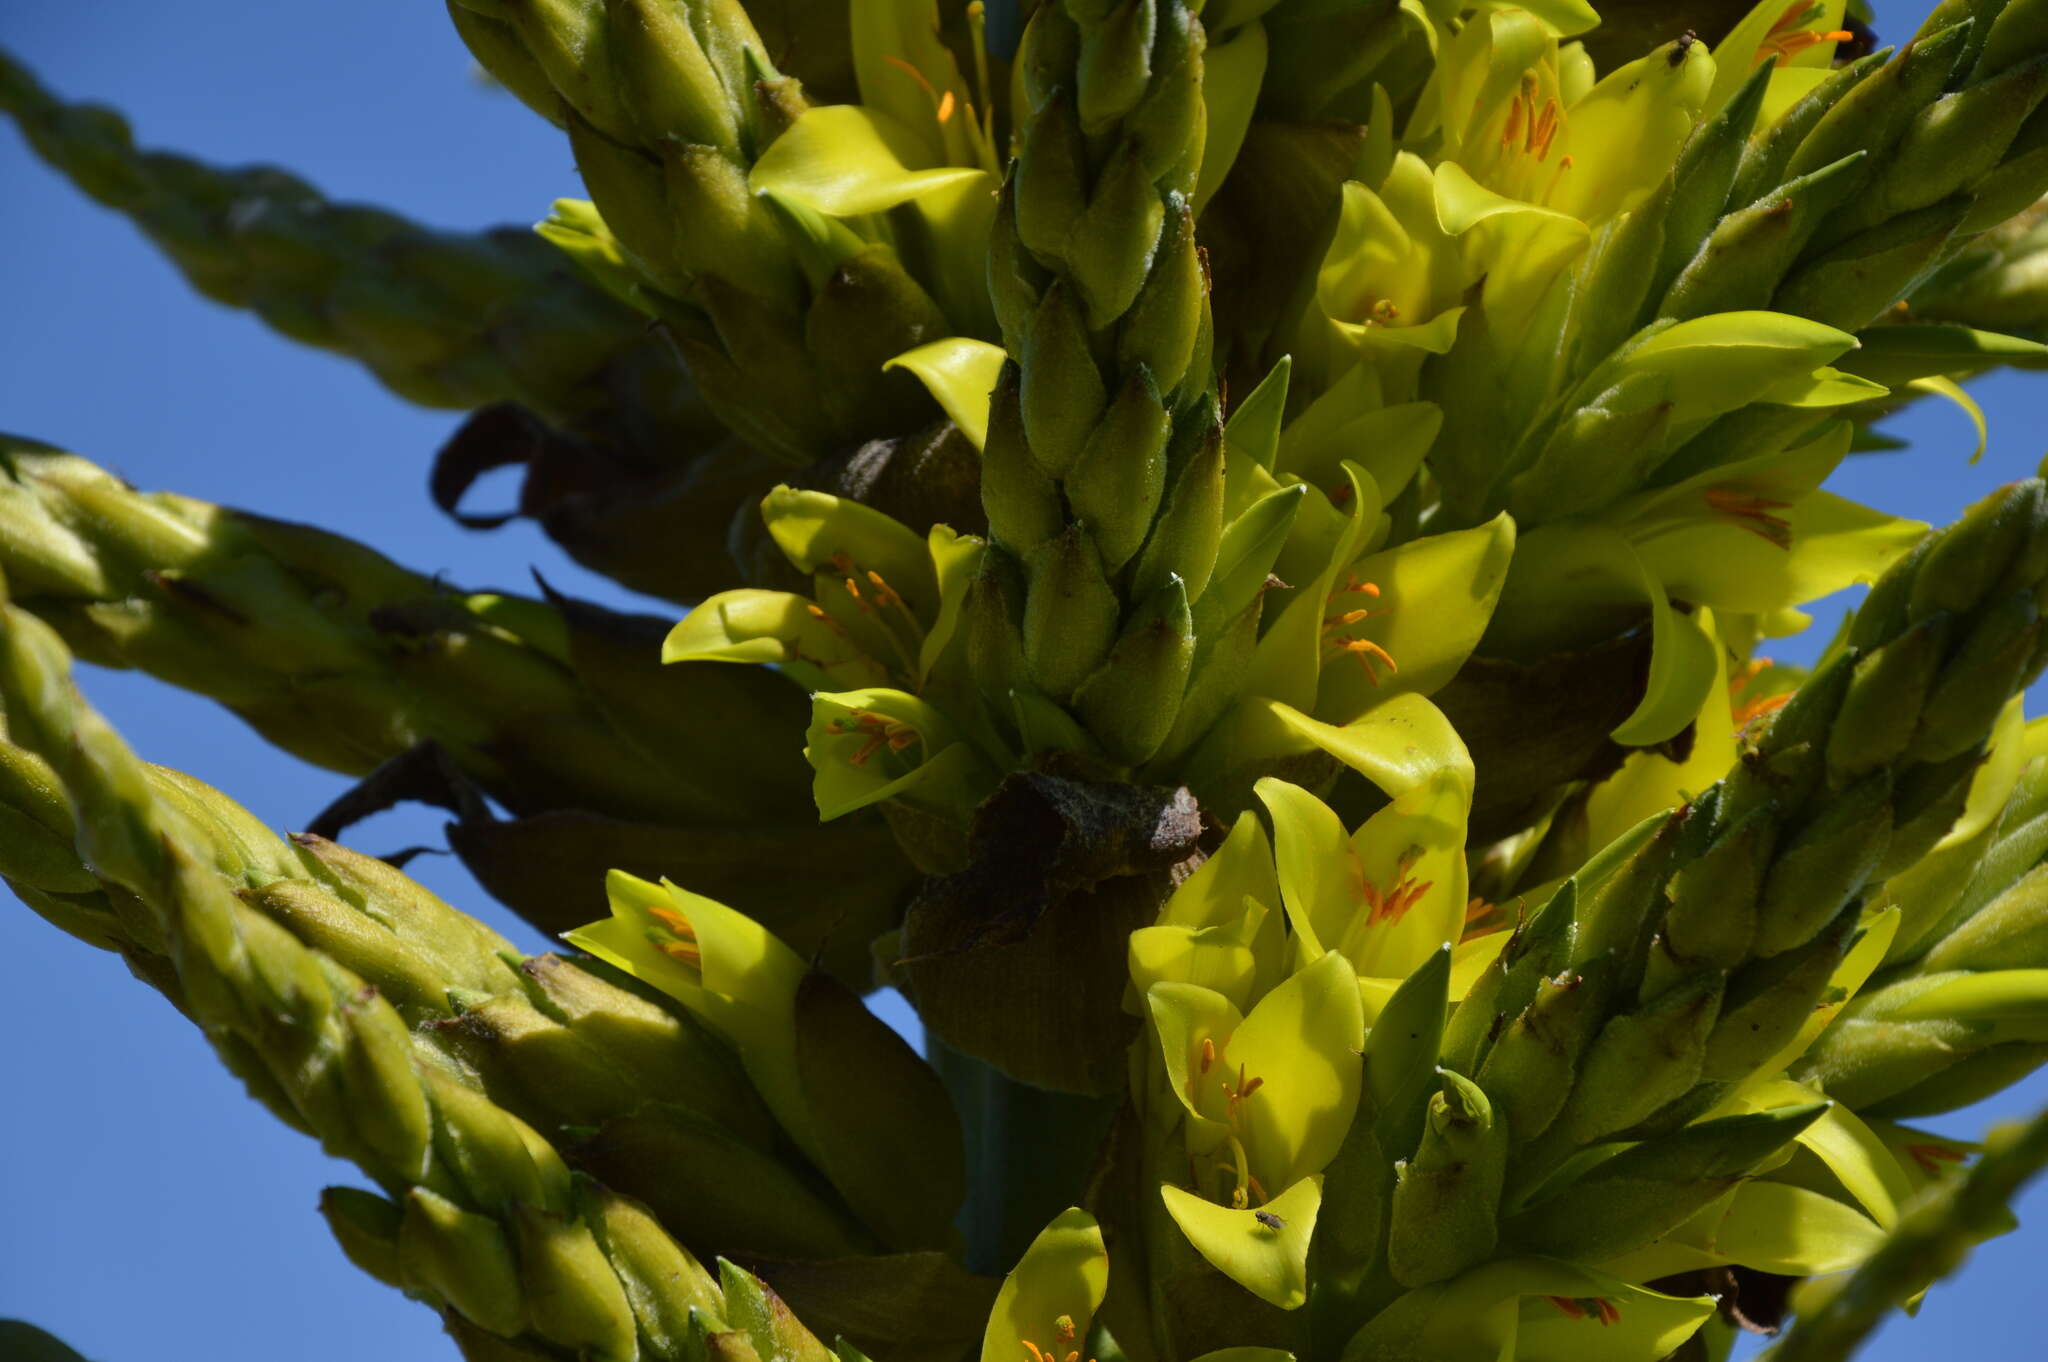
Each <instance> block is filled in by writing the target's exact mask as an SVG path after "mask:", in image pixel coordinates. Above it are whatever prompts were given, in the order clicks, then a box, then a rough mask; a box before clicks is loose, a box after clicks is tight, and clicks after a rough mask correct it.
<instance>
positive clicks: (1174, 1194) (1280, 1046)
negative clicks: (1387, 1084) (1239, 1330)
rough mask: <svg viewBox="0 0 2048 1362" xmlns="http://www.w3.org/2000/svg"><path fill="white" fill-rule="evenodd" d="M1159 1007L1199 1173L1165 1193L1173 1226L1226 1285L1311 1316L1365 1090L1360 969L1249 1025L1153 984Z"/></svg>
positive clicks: (1324, 979) (1227, 1005)
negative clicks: (1328, 1213) (1314, 1246)
mask: <svg viewBox="0 0 2048 1362" xmlns="http://www.w3.org/2000/svg"><path fill="white" fill-rule="evenodd" d="M1146 1003H1147V1008H1148V1010H1149V1012H1150V1015H1151V1022H1152V1031H1153V1034H1154V1035H1155V1036H1156V1037H1157V1041H1158V1045H1159V1052H1160V1056H1161V1058H1162V1060H1163V1061H1164V1072H1165V1078H1166V1082H1167V1084H1168V1085H1169V1086H1170V1087H1171V1088H1172V1090H1173V1094H1174V1096H1175V1098H1177V1099H1178V1101H1179V1103H1180V1106H1181V1108H1182V1112H1183V1125H1182V1129H1183V1132H1184V1140H1185V1148H1186V1153H1187V1159H1188V1168H1187V1174H1186V1179H1185V1182H1184V1183H1183V1182H1182V1181H1179V1180H1176V1181H1172V1182H1168V1183H1165V1184H1164V1185H1162V1186H1161V1188H1160V1194H1161V1196H1162V1197H1163V1198H1164V1199H1165V1202H1166V1210H1167V1213H1168V1214H1169V1215H1170V1216H1172V1217H1173V1220H1174V1223H1176V1224H1177V1225H1179V1226H1180V1228H1181V1231H1182V1232H1183V1233H1184V1234H1186V1235H1187V1237H1188V1241H1189V1242H1190V1243H1191V1244H1193V1245H1194V1247H1195V1249H1196V1250H1197V1251H1198V1252H1199V1253H1201V1255H1202V1256H1203V1257H1204V1258H1206V1259H1208V1261H1209V1263H1210V1264H1211V1265H1212V1266H1214V1267H1215V1268H1216V1269H1217V1270H1218V1271H1219V1272H1222V1273H1223V1274H1224V1275H1226V1276H1228V1277H1230V1278H1231V1279H1232V1280H1233V1281H1236V1282H1237V1283H1238V1284H1239V1285H1241V1286H1243V1287H1244V1288H1245V1289H1246V1290H1248V1291H1250V1292H1252V1293H1253V1294H1254V1295H1257V1296H1258V1297H1260V1298H1261V1299H1263V1300H1266V1301H1270V1302H1271V1303H1273V1304H1275V1305H1278V1306H1280V1307H1282V1308H1283V1309H1292V1308H1294V1307H1296V1306H1298V1305H1301V1304H1302V1303H1303V1302H1304V1301H1306V1300H1307V1299H1308V1246H1309V1241H1310V1239H1311V1237H1312V1236H1313V1235H1314V1233H1315V1220H1316V1213H1317V1210H1318V1209H1319V1208H1320V1206H1321V1203H1322V1178H1321V1176H1320V1175H1321V1171H1322V1169H1323V1168H1324V1167H1325V1166H1326V1165H1327V1164H1328V1163H1329V1162H1330V1160H1331V1159H1333V1158H1335V1157H1336V1155H1337V1150H1338V1149H1339V1148H1340V1147H1341V1146H1342V1145H1343V1143H1344V1137H1345V1134H1346V1133H1347V1132H1348V1131H1349V1130H1350V1128H1351V1120H1352V1116H1353V1114H1354V1113H1355V1112H1356V1111H1357V1108H1358V1096H1359V1091H1360V1086H1361V1081H1362V1073H1361V1065H1360V1062H1359V1057H1358V1056H1359V1047H1360V1045H1362V1044H1363V1042H1364V1039H1365V1022H1364V1014H1363V1012H1362V1010H1361V1009H1360V1006H1359V1001H1358V987H1357V984H1356V982H1355V980H1354V976H1353V974H1352V972H1351V969H1350V967H1349V966H1348V965H1347V964H1346V963H1345V962H1344V961H1343V960H1342V959H1341V958H1340V957H1337V956H1326V957H1325V958H1324V959H1322V960H1319V961H1317V962H1316V963H1314V964H1312V965H1310V966H1308V967H1307V968H1305V969H1302V970H1300V971H1298V972H1296V973H1295V974H1293V975H1291V976H1290V977H1288V978H1287V979H1286V980H1285V981H1284V982H1282V983H1280V984H1279V985H1278V986H1276V987H1275V988H1274V989H1273V990H1272V991H1271V992H1269V993H1267V994H1266V995H1265V997H1263V998H1261V999H1260V1000H1259V1001H1258V1003H1257V1004H1256V1005H1255V1006H1253V1008H1252V1009H1251V1011H1250V1013H1249V1014H1246V1013H1241V1012H1240V1011H1239V1010H1238V1008H1237V1007H1236V1005H1235V1004H1233V1003H1232V1002H1231V1001H1230V1000H1229V999H1228V998H1226V997H1225V996H1223V995H1222V994H1221V993H1218V992H1216V991H1215V990H1213V989H1207V988H1203V987H1201V986H1200V985H1197V984H1182V983H1170V982H1169V983H1159V984H1154V985H1153V986H1152V988H1151V989H1150V990H1149V991H1148V993H1147V994H1146Z"/></svg>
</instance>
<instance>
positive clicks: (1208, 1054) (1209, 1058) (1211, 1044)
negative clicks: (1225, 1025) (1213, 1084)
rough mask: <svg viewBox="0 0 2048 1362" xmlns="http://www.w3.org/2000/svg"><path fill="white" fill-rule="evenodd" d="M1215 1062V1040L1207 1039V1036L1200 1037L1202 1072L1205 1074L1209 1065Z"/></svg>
mask: <svg viewBox="0 0 2048 1362" xmlns="http://www.w3.org/2000/svg"><path fill="white" fill-rule="evenodd" d="M1215 1062H1216V1042H1215V1041H1213V1040H1211V1039H1209V1037H1207V1036H1204V1037H1202V1072H1203V1073H1205V1074H1206V1073H1208V1072H1209V1066H1210V1065H1212V1064H1214V1063H1215Z"/></svg>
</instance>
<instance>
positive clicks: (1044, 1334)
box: [981, 1208, 1109, 1362]
mask: <svg viewBox="0 0 2048 1362" xmlns="http://www.w3.org/2000/svg"><path fill="white" fill-rule="evenodd" d="M1108 1290H1109V1250H1108V1249H1106V1248H1105V1247H1103V1243H1102V1229H1101V1227H1100V1226H1099V1225H1097V1224H1096V1223H1095V1217H1094V1216H1092V1215H1090V1214H1088V1213H1087V1212H1086V1211H1084V1210H1081V1209H1079V1208H1074V1209H1070V1210H1066V1211H1062V1212H1061V1213H1060V1214H1059V1215H1058V1216H1056V1217H1054V1219H1053V1221H1052V1223H1051V1224H1049V1225H1047V1226H1046V1227H1045V1228H1044V1229H1042V1230H1040V1231H1039V1232H1038V1237H1037V1238H1035V1239H1033V1240H1032V1241H1031V1247H1029V1248H1027V1249H1025V1250H1024V1256H1023V1257H1022V1258H1020V1259H1018V1260H1017V1266H1016V1267H1014V1268H1012V1269H1011V1270H1010V1275H1009V1276H1007V1277H1005V1278H1003V1285H1002V1289H1001V1290H999V1291H997V1292H996V1303H995V1306H994V1308H993V1309H991V1310H990V1311H989V1316H988V1328H987V1329H986V1330H985V1331H983V1333H982V1337H981V1362H1017V1360H1018V1358H1019V1357H1020V1356H1022V1355H1023V1352H1024V1349H1023V1346H1022V1345H1023V1344H1025V1343H1027V1342H1028V1343H1030V1344H1031V1345H1032V1346H1033V1348H1034V1349H1035V1350H1036V1351H1038V1352H1041V1353H1042V1352H1047V1351H1050V1350H1052V1349H1053V1348H1055V1347H1057V1348H1060V1349H1061V1350H1062V1351H1061V1353H1060V1354H1059V1355H1060V1356H1064V1355H1065V1351H1066V1350H1069V1349H1071V1347H1072V1346H1073V1345H1074V1344H1075V1343H1077V1342H1078V1341H1079V1340H1080V1339H1081V1338H1082V1337H1084V1336H1085V1335H1086V1334H1087V1332H1088V1326H1089V1324H1090V1323H1091V1322H1092V1321H1093V1320H1094V1318H1095V1312H1096V1310H1098V1309H1099V1308H1101V1305H1102V1297H1103V1295H1104V1293H1106V1292H1107V1291H1108Z"/></svg>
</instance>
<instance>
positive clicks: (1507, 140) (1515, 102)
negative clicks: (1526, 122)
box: [1500, 95, 1522, 147]
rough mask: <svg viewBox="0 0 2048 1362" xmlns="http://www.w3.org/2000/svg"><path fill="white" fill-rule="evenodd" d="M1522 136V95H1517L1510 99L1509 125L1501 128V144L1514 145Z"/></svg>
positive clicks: (1505, 145)
mask: <svg viewBox="0 0 2048 1362" xmlns="http://www.w3.org/2000/svg"><path fill="white" fill-rule="evenodd" d="M1521 136H1522V97H1521V96H1520V95H1516V96H1515V97H1514V98H1513V99H1511V100H1509V101H1508V121H1507V126H1506V127H1503V128H1502V129H1501V130H1500V144H1501V145H1502V146H1504V147H1512V146H1513V145H1514V144H1515V143H1516V142H1517V141H1518V140H1520V138H1521Z"/></svg>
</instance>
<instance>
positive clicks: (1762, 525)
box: [1700, 487, 1792, 549]
mask: <svg viewBox="0 0 2048 1362" xmlns="http://www.w3.org/2000/svg"><path fill="white" fill-rule="evenodd" d="M1700 496H1701V498H1702V499H1703V500H1704V501H1705V502H1706V503H1707V507H1708V509H1710V510H1713V511H1717V512H1719V513H1720V514H1722V515H1724V516H1727V517H1729V518H1730V519H1732V520H1734V521H1735V522H1736V524H1737V525H1738V526H1739V527H1740V528H1742V529H1745V530H1748V531H1749V532H1750V533H1751V534H1753V535H1755V536H1757V538H1759V539H1762V540H1764V541H1765V542H1767V543H1770V544H1774V545H1776V546H1777V547H1778V548H1781V549H1789V548H1791V547H1792V523H1791V522H1790V521H1788V520H1786V519H1785V517H1783V516H1781V515H1777V514H1774V512H1777V511H1782V510H1785V509H1786V508H1788V507H1789V506H1791V504H1792V503H1791V502H1789V501H1772V500H1771V499H1770V498H1768V497H1764V496H1759V495H1758V494H1756V493H1754V492H1745V491H1742V490H1741V489H1740V488H1735V487H1709V488H1708V489H1707V490H1706V491H1705V492H1702V493H1701V494H1700Z"/></svg>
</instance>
